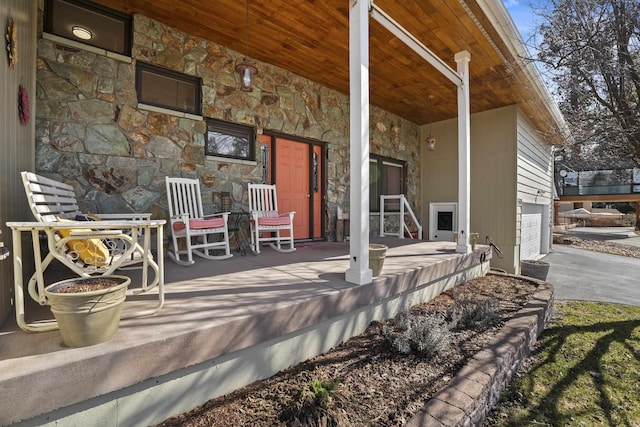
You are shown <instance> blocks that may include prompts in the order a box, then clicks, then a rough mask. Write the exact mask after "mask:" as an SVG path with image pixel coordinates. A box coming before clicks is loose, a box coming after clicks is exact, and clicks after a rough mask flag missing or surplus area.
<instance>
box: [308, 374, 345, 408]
mask: <svg viewBox="0 0 640 427" xmlns="http://www.w3.org/2000/svg"><path fill="white" fill-rule="evenodd" d="M338 384H340V380H339V379H333V380H331V381H321V380H318V379H315V380H313V381H312V382H311V385H309V386H307V387H305V388H304V390H303V392H302V394H303V396H305V397H306V396H310V397H311V398H312V399H313V401H314V402H315V403H316V404H317V405H325V404H326V405H331V403H332V402H333V398H332V397H331V395H332V394H334V393H335V392H336V391H337V388H338Z"/></svg>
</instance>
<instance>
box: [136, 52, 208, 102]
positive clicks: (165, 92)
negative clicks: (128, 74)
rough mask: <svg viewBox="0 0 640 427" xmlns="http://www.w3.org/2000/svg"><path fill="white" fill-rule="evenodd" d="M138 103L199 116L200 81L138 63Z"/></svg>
mask: <svg viewBox="0 0 640 427" xmlns="http://www.w3.org/2000/svg"><path fill="white" fill-rule="evenodd" d="M136 73H137V75H136V90H137V91H138V102H141V103H143V104H149V105H154V106H157V107H163V108H169V109H171V110H176V111H184V112H185V113H191V114H200V90H201V89H200V86H201V83H200V79H199V78H197V77H193V76H189V75H186V74H182V73H177V72H174V71H171V70H165V69H163V68H159V67H155V66H153V65H149V64H144V63H141V62H138V64H137V65H136Z"/></svg>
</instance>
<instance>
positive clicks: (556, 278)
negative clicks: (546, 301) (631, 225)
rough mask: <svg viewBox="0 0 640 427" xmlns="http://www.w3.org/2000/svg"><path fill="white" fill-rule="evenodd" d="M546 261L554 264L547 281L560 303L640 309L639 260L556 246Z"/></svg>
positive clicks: (544, 259)
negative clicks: (624, 306) (616, 305)
mask: <svg viewBox="0 0 640 427" xmlns="http://www.w3.org/2000/svg"><path fill="white" fill-rule="evenodd" d="M619 243H623V242H620V241H619ZM624 243H626V242H624ZM542 261H546V262H548V263H549V264H550V268H549V275H548V276H547V281H548V282H549V283H551V284H552V285H553V286H554V288H555V298H556V299H557V300H587V301H599V302H614V303H620V304H631V305H636V306H640V259H638V258H630V257H624V256H619V255H610V254H604V253H599V252H593V251H588V250H584V249H574V248H571V247H568V246H563V245H554V246H553V252H552V253H550V254H548V255H546V256H545V257H544V258H543V259H542Z"/></svg>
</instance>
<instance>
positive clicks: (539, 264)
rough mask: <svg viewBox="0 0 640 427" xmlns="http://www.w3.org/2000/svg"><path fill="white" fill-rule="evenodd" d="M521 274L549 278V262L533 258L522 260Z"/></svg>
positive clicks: (535, 277) (542, 278)
mask: <svg viewBox="0 0 640 427" xmlns="http://www.w3.org/2000/svg"><path fill="white" fill-rule="evenodd" d="M520 274H522V275H523V276H528V277H533V278H534V279H539V280H547V274H549V263H548V262H543V261H533V260H524V261H520Z"/></svg>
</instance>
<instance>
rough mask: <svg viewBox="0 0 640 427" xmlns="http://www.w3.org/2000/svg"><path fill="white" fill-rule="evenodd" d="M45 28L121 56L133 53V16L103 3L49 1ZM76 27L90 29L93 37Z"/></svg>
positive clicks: (89, 31) (64, 0)
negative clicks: (83, 36)
mask: <svg viewBox="0 0 640 427" xmlns="http://www.w3.org/2000/svg"><path fill="white" fill-rule="evenodd" d="M46 16H47V18H46V19H45V31H47V32H50V33H52V34H55V35H58V36H60V37H64V38H67V39H70V40H74V41H77V42H79V43H83V44H86V45H89V46H94V47H98V48H101V49H105V50H108V51H111V52H116V53H119V54H121V55H125V56H131V43H130V39H131V16H130V15H126V14H123V13H120V12H118V11H115V10H112V9H108V8H106V7H103V6H100V5H93V4H86V3H76V2H71V1H67V0H48V1H47V3H46ZM74 27H81V28H82V29H84V30H87V31H88V33H86V32H85V34H88V36H89V37H90V38H89V39H87V38H81V37H78V36H76V35H75V34H74V33H73V28H74Z"/></svg>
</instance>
